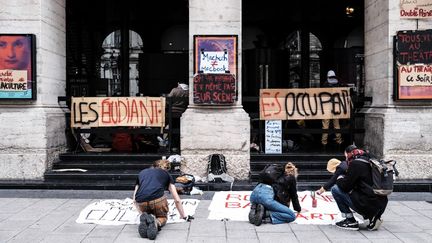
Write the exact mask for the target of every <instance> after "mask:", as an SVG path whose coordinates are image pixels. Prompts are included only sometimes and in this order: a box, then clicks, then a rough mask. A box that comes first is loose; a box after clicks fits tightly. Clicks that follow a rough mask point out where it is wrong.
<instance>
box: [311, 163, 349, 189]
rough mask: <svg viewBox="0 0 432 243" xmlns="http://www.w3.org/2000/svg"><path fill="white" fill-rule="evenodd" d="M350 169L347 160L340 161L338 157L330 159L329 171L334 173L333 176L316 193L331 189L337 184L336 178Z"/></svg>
mask: <svg viewBox="0 0 432 243" xmlns="http://www.w3.org/2000/svg"><path fill="white" fill-rule="evenodd" d="M347 170H348V164H347V162H346V161H342V162H341V161H340V160H338V159H335V158H333V159H330V160H329V161H328V162H327V171H328V172H330V173H332V174H333V176H332V177H331V178H330V180H328V181H327V182H326V183H325V184H324V185H323V186H322V187H321V188H320V189H319V190H318V191H316V194H318V195H321V194H323V193H324V192H326V191H329V190H330V189H331V188H332V187H333V186H334V185H335V184H336V180H337V178H338V177H339V176H341V175H345V174H346V172H347Z"/></svg>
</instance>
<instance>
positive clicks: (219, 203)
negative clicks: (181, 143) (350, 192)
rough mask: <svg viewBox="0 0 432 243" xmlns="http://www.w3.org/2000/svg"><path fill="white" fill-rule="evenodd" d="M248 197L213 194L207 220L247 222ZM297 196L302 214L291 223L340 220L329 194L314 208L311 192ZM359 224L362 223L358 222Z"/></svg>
mask: <svg viewBox="0 0 432 243" xmlns="http://www.w3.org/2000/svg"><path fill="white" fill-rule="evenodd" d="M250 195H251V192H250V191H235V192H233V191H224V192H215V194H214V196H213V199H212V202H211V203H210V206H209V210H210V213H209V216H208V219H213V220H222V219H229V220H237V221H248V214H249V211H250V201H249V199H250ZM297 195H298V200H299V203H300V205H301V208H302V212H301V213H296V215H297V216H296V220H295V221H294V222H293V223H297V224H320V225H325V224H335V222H337V221H339V220H341V216H340V211H339V209H338V207H337V204H336V202H335V200H334V198H333V196H332V195H331V192H325V193H323V194H321V195H317V196H316V197H315V198H316V199H317V207H316V208H314V207H312V197H311V191H299V192H297ZM291 206H292V203H291ZM291 209H292V207H291ZM359 222H363V221H362V220H359Z"/></svg>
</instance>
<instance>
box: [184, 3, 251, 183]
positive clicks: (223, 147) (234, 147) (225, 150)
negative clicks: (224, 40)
mask: <svg viewBox="0 0 432 243" xmlns="http://www.w3.org/2000/svg"><path fill="white" fill-rule="evenodd" d="M241 2H242V1H241V0H189V54H190V58H189V87H191V90H190V100H189V101H190V102H189V103H190V105H189V107H188V109H187V110H186V112H185V113H183V116H182V117H181V128H180V129H181V153H182V154H181V155H182V156H183V157H184V158H185V159H186V164H185V165H184V166H183V167H182V170H184V171H185V172H188V173H192V174H195V175H199V176H204V175H206V172H207V156H208V155H210V154H213V153H221V154H224V155H225V157H226V160H227V166H228V174H230V175H231V176H234V177H235V178H236V179H247V178H248V175H249V171H250V166H249V160H250V155H249V147H250V119H249V115H248V114H247V113H246V112H245V111H244V110H243V108H242V106H241V99H242V97H241V93H242V92H241V87H242V85H241V82H242V80H241V63H242V61H241V60H242V59H241V46H242V44H241V43H242V41H241V37H242V36H241V9H242V6H241ZM194 35H237V36H238V62H237V63H238V77H237V82H238V83H237V87H238V94H239V97H238V101H236V103H235V104H234V105H231V106H200V105H195V104H193V98H192V97H193V36H194Z"/></svg>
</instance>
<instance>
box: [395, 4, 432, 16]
mask: <svg viewBox="0 0 432 243" xmlns="http://www.w3.org/2000/svg"><path fill="white" fill-rule="evenodd" d="M400 18H401V19H427V18H432V0H400Z"/></svg>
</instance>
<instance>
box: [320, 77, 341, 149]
mask: <svg viewBox="0 0 432 243" xmlns="http://www.w3.org/2000/svg"><path fill="white" fill-rule="evenodd" d="M323 87H327V88H335V87H341V85H340V83H339V80H338V78H337V77H336V74H335V72H334V71H333V70H330V71H328V72H327V80H326V82H325V83H324V85H323ZM330 122H332V123H333V128H334V129H340V124H339V120H338V119H323V120H322V129H329V127H330ZM335 136H336V137H335V139H334V140H335V142H336V144H337V145H341V144H342V143H343V139H342V135H341V134H340V133H336V134H335ZM327 140H328V133H323V134H322V136H321V144H322V148H323V150H326V149H327Z"/></svg>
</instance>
